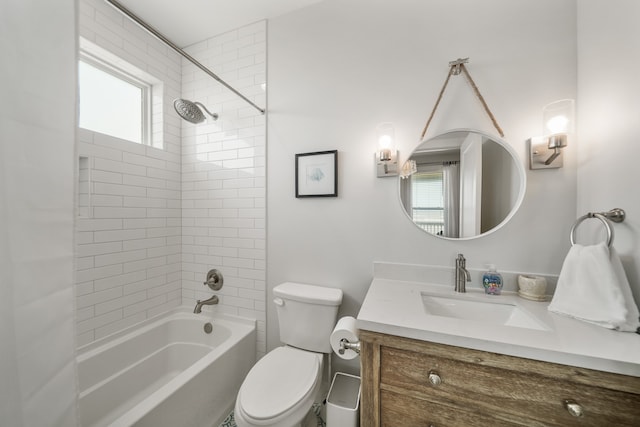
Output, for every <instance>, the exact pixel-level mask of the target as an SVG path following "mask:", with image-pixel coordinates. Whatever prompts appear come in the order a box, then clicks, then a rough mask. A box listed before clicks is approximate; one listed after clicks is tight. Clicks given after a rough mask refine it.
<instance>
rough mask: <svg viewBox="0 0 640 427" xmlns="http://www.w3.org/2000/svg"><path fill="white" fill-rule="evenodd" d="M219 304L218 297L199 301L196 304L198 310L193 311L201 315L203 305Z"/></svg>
mask: <svg viewBox="0 0 640 427" xmlns="http://www.w3.org/2000/svg"><path fill="white" fill-rule="evenodd" d="M217 303H218V296H217V295H214V296H212V297H211V298H209V299H206V300H204V301H200V300H198V302H197V303H196V308H194V309H193V312H194V313H196V314H197V313H201V312H202V306H203V305H214V304H217Z"/></svg>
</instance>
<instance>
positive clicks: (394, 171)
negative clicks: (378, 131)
mask: <svg viewBox="0 0 640 427" xmlns="http://www.w3.org/2000/svg"><path fill="white" fill-rule="evenodd" d="M374 156H375V159H376V170H377V172H378V178H384V177H387V176H398V152H397V151H392V152H391V159H390V160H380V155H379V153H375V154H374Z"/></svg>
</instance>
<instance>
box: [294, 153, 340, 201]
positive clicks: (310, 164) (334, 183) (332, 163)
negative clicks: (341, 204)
mask: <svg viewBox="0 0 640 427" xmlns="http://www.w3.org/2000/svg"><path fill="white" fill-rule="evenodd" d="M296 197H297V198H303V197H338V150H331V151H316V152H313V153H300V154H296Z"/></svg>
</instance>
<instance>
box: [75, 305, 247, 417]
mask: <svg viewBox="0 0 640 427" xmlns="http://www.w3.org/2000/svg"><path fill="white" fill-rule="evenodd" d="M207 322H210V323H211V324H212V325H213V330H212V332H211V333H209V334H208V333H206V332H205V331H204V327H205V324H206V323H207ZM255 353H256V331H255V321H253V320H249V319H243V318H239V317H233V316H225V315H215V316H213V315H211V314H210V313H205V312H203V313H201V314H193V313H191V312H190V309H187V308H180V309H176V310H174V311H171V312H169V313H168V314H166V315H162V316H160V317H155V318H153V319H149V320H147V321H145V322H142V323H140V324H138V325H136V326H134V327H131V328H128V329H126V330H125V331H122V332H119V333H117V334H114V335H111V336H109V337H106V338H104V339H101V340H99V341H96V342H93V343H91V344H88V345H86V346H84V347H81V348H80V349H79V350H78V357H77V361H78V377H79V385H80V387H79V389H80V398H79V407H80V422H81V426H82V427H89V426H131V425H136V426H154V427H162V426H167V427H175V426H180V427H182V426H207V427H211V426H216V427H217V426H218V424H220V422H221V421H222V420H224V418H225V417H226V416H227V415H228V414H229V413H230V412H231V410H232V409H233V405H234V403H235V399H236V394H237V393H238V390H239V389H240V385H241V384H242V381H243V380H244V377H245V376H246V374H247V372H249V369H251V367H252V366H253V364H254V363H255V357H256V356H255Z"/></svg>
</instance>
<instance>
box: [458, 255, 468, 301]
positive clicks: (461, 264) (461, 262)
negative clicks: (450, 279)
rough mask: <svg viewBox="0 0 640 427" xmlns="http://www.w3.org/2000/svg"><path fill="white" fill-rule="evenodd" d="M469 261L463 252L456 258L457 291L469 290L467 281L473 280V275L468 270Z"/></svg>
mask: <svg viewBox="0 0 640 427" xmlns="http://www.w3.org/2000/svg"><path fill="white" fill-rule="evenodd" d="M466 266H467V261H466V260H465V259H464V256H463V255H462V254H458V258H456V282H455V287H454V290H455V291H456V292H461V293H464V292H467V289H466V283H465V282H470V281H471V275H470V274H469V272H468V271H467V268H466Z"/></svg>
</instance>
